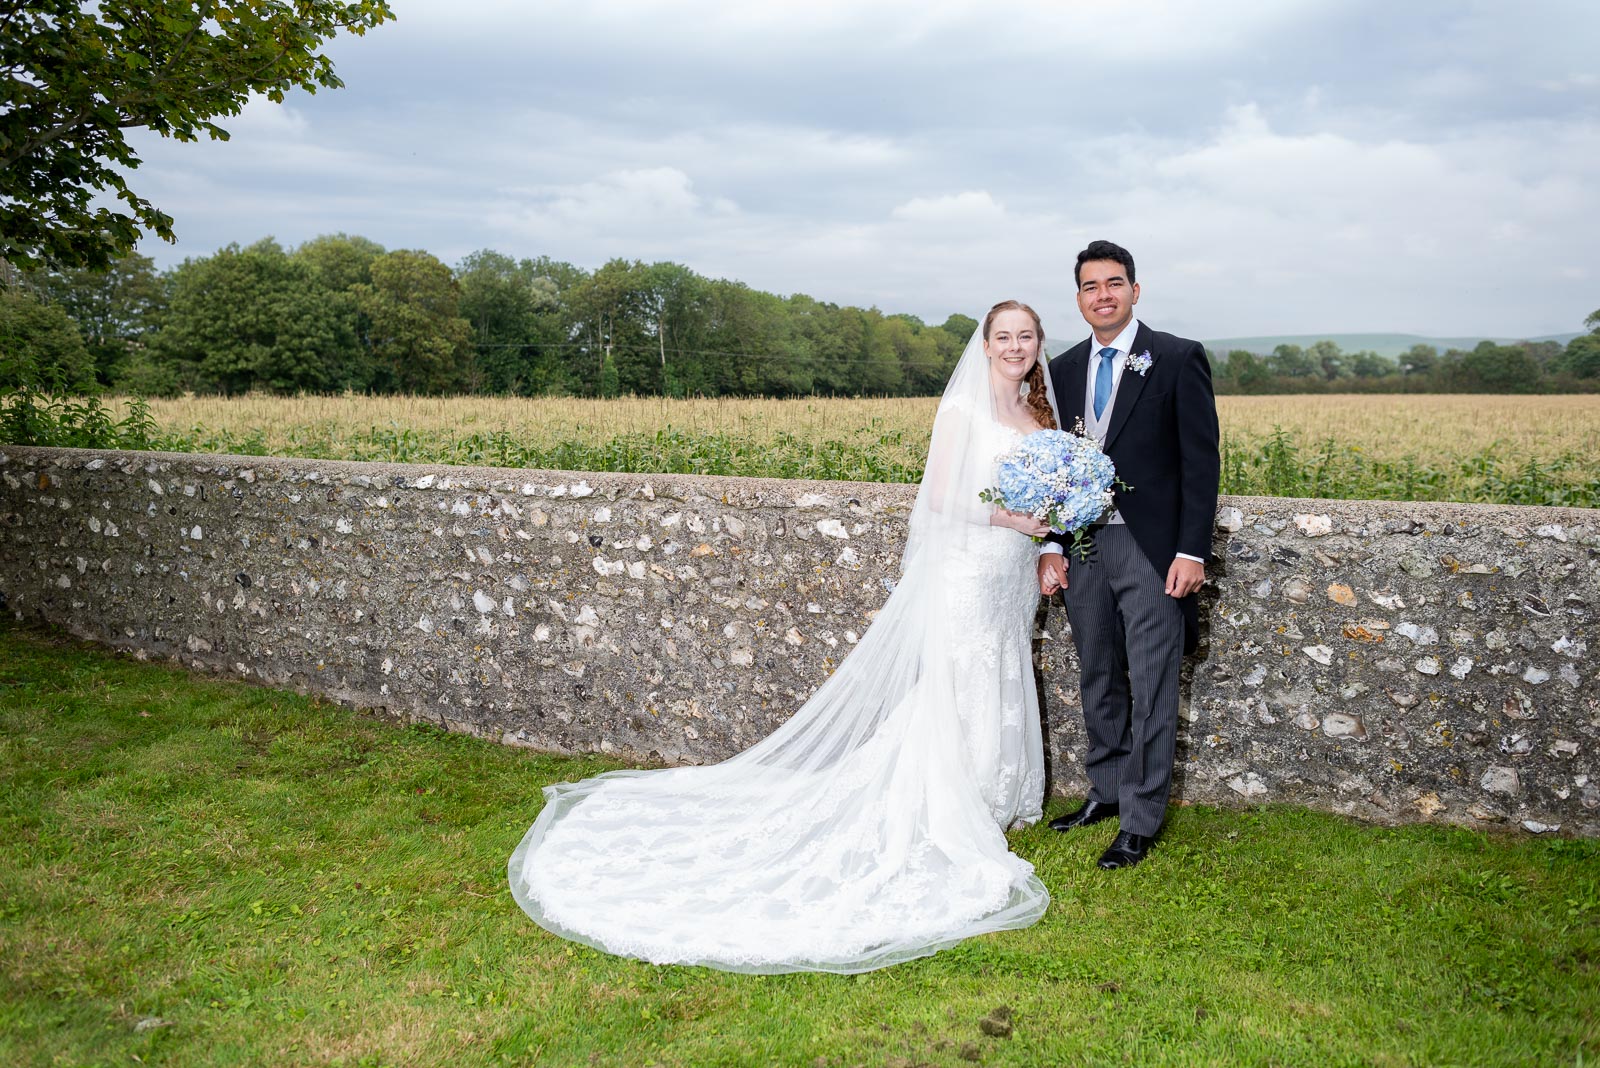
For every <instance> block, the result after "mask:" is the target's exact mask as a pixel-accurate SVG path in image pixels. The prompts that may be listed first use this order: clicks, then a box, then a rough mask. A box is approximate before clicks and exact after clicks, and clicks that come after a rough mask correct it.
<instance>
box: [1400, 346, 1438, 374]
mask: <svg viewBox="0 0 1600 1068" xmlns="http://www.w3.org/2000/svg"><path fill="white" fill-rule="evenodd" d="M1438 363H1439V350H1438V349H1436V348H1434V347H1433V346H1432V345H1412V346H1411V347H1410V348H1409V349H1407V350H1406V352H1405V355H1404V356H1401V357H1400V373H1401V374H1404V375H1418V376H1425V375H1431V374H1432V373H1433V369H1434V368H1435V367H1436V366H1438Z"/></svg>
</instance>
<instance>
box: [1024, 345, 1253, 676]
mask: <svg viewBox="0 0 1600 1068" xmlns="http://www.w3.org/2000/svg"><path fill="white" fill-rule="evenodd" d="M1091 341H1092V338H1090V339H1086V340H1084V341H1083V342H1081V343H1079V344H1077V345H1075V346H1073V347H1072V348H1070V349H1068V350H1067V351H1066V352H1063V353H1062V354H1061V355H1060V356H1057V357H1056V358H1055V359H1054V360H1051V361H1050V381H1051V386H1052V387H1053V388H1054V389H1055V393H1056V404H1057V405H1058V406H1059V407H1060V409H1061V416H1062V424H1063V425H1062V429H1064V430H1070V429H1072V428H1073V426H1074V424H1075V423H1076V422H1077V421H1078V420H1079V419H1081V418H1083V416H1084V410H1083V406H1084V389H1085V386H1086V385H1087V382H1088V376H1089V360H1090V358H1091V354H1090V349H1091V344H1090V342H1091ZM1147 351H1148V352H1149V353H1150V359H1151V366H1150V370H1149V371H1148V372H1146V373H1145V374H1143V375H1141V374H1139V373H1138V372H1137V371H1135V370H1134V369H1133V368H1131V367H1125V368H1123V371H1122V381H1121V383H1119V385H1118V386H1117V399H1116V403H1115V404H1114V405H1113V406H1112V409H1111V422H1110V424H1109V426H1108V427H1107V428H1106V440H1105V452H1106V455H1107V456H1109V457H1111V462H1112V463H1114V464H1115V465H1116V467H1117V476H1118V477H1119V478H1121V479H1122V480H1123V481H1124V482H1126V483H1127V484H1128V485H1129V486H1131V487H1132V489H1130V490H1119V491H1117V494H1116V505H1117V510H1118V511H1120V512H1121V513H1122V518H1123V521H1124V522H1126V523H1127V524H1128V532H1129V533H1130V534H1132V535H1133V539H1134V541H1136V542H1138V544H1139V548H1140V549H1141V550H1143V552H1144V555H1145V556H1146V557H1147V558H1148V559H1149V561H1150V564H1151V566H1152V567H1154V568H1155V569H1156V572H1157V574H1159V575H1160V576H1161V580H1162V581H1163V582H1165V581H1166V577H1167V569H1168V568H1170V567H1171V566H1172V561H1173V558H1174V557H1175V556H1176V555H1177V554H1178V553H1184V554H1186V555H1189V556H1196V557H1199V558H1200V559H1202V560H1206V561H1209V560H1210V559H1211V532H1212V529H1213V526H1214V524H1215V522H1216V514H1217V484H1218V480H1219V478H1220V477H1221V473H1222V462H1221V458H1220V455H1219V453H1218V440H1217V439H1218V434H1217V404H1216V398H1215V396H1214V395H1213V393H1212V389H1211V364H1210V361H1209V360H1208V359H1207V358H1206V351H1205V348H1204V347H1203V346H1201V344H1200V343H1199V342H1198V341H1189V340H1187V339H1185V338H1181V337H1174V336H1173V335H1172V334H1166V333H1162V332H1161V331H1159V330H1152V329H1150V327H1148V326H1146V325H1145V324H1144V323H1140V324H1139V329H1138V330H1137V331H1136V332H1135V334H1134V341H1133V355H1134V356H1138V355H1141V354H1143V353H1145V352H1147ZM1069 566H1070V564H1069ZM1069 581H1070V578H1069ZM1182 607H1183V622H1184V652H1186V653H1189V652H1193V651H1194V648H1195V645H1196V644H1197V643H1198V641H1199V613H1198V608H1197V606H1196V598H1195V597H1194V596H1193V595H1191V596H1189V597H1185V598H1184V599H1183V602H1182Z"/></svg>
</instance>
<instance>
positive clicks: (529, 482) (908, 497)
mask: <svg viewBox="0 0 1600 1068" xmlns="http://www.w3.org/2000/svg"><path fill="white" fill-rule="evenodd" d="M97 461H98V462H99V463H100V464H102V465H103V464H106V463H116V464H130V463H131V464H135V465H155V467H156V468H157V469H159V468H160V467H161V466H162V465H170V466H179V467H184V468H188V469H191V470H194V471H195V472H196V473H212V474H227V475H238V474H239V473H240V472H244V471H250V472H251V473H252V474H253V475H254V476H256V477H260V476H262V475H265V476H267V477H270V478H274V479H277V480H282V481H297V480H304V481H315V480H316V479H308V478H307V477H306V476H307V473H308V472H310V473H315V474H316V475H317V476H318V477H322V476H323V475H324V474H326V475H327V476H331V477H333V478H335V479H339V480H342V481H346V482H351V483H354V484H357V485H362V486H364V487H365V486H368V485H371V484H373V483H376V482H378V481H379V480H385V481H384V484H386V485H399V480H404V481H405V485H406V486H407V487H408V488H415V489H433V488H437V489H441V490H444V491H449V490H452V489H454V490H463V491H473V490H488V491H494V490H499V491H500V492H518V493H520V494H522V495H525V496H543V497H555V498H560V497H569V496H570V497H575V498H582V497H589V496H596V497H601V498H604V499H608V500H615V499H617V498H618V497H621V496H624V495H630V494H632V495H639V496H645V497H654V496H663V497H667V498H670V499H674V500H694V499H710V498H709V497H708V495H707V494H706V492H705V487H706V485H707V484H708V483H709V484H711V485H712V486H716V487H720V489H721V493H720V495H719V497H720V501H721V503H724V504H729V505H735V506H738V505H741V504H749V505H752V506H756V505H759V506H763V507H771V506H781V505H784V504H789V505H791V506H794V507H798V508H806V507H821V508H828V507H837V506H839V505H848V504H851V503H856V504H859V503H862V502H863V500H864V499H870V500H872V501H873V503H875V504H878V505H880V506H887V507H889V508H901V507H903V508H909V507H910V505H911V502H912V501H913V499H914V498H915V494H916V486H915V485H913V484H910V483H896V482H843V481H838V482H835V481H821V480H805V479H784V478H754V477H746V476H732V475H699V474H662V473H656V472H622V473H612V472H594V471H561V470H552V469H543V468H514V467H476V466H474V467H467V466H460V465H453V464H418V463H391V462H383V461H361V460H329V459H308V458H301V457H281V456H245V455H235V454H225V453H189V452H153V451H152V452H141V451H128V450H113V449H70V448H56V447H38V446H27V445H0V468H3V467H4V466H5V465H7V464H10V463H13V462H20V463H22V464H23V465H25V466H29V467H36V466H38V465H40V464H45V465H48V466H59V467H66V468H77V469H82V468H89V467H92V466H93V465H95V463H96V462H97ZM430 476H432V477H431V478H430ZM363 480H366V481H363ZM1135 492H1137V490H1135ZM1230 510H1237V512H1238V515H1236V516H1234V515H1232V514H1231V512H1230ZM1375 514H1379V515H1382V516H1383V517H1384V518H1386V519H1389V520H1390V521H1391V522H1392V521H1394V520H1395V519H1397V518H1398V519H1402V520H1410V521H1412V522H1413V523H1414V525H1415V526H1416V527H1417V532H1418V533H1421V532H1422V531H1423V530H1426V529H1431V528H1433V527H1444V526H1447V525H1448V526H1451V527H1454V528H1460V527H1462V526H1466V525H1489V524H1495V525H1498V526H1502V527H1516V528H1520V527H1529V528H1530V530H1529V531H1528V533H1529V535H1530V536H1546V537H1556V538H1558V539H1560V540H1566V539H1568V538H1571V537H1574V535H1576V537H1577V538H1578V539H1581V540H1584V541H1585V543H1586V544H1587V543H1588V542H1589V541H1591V540H1595V539H1600V509H1594V508H1568V507H1554V506H1545V505H1508V504H1465V503H1458V502H1452V501H1386V500H1338V499H1331V498H1299V497H1244V496H1223V497H1221V498H1219V499H1218V526H1219V527H1220V528H1221V529H1222V530H1224V531H1229V532H1232V531H1236V530H1241V529H1244V528H1245V527H1246V526H1247V522H1246V521H1247V520H1258V519H1260V518H1264V517H1269V518H1273V519H1278V518H1281V517H1285V516H1287V517H1290V520H1289V521H1290V522H1292V523H1294V525H1295V527H1296V528H1297V532H1298V533H1300V534H1301V535H1303V536H1305V537H1310V538H1315V537H1321V536H1323V535H1326V534H1330V533H1337V529H1336V528H1334V527H1333V526H1332V525H1331V524H1325V523H1322V522H1320V521H1319V520H1320V517H1326V518H1327V519H1329V520H1340V521H1345V522H1348V521H1351V520H1358V521H1365V520H1370V519H1372V518H1374V516H1375ZM1297 520H1298V521H1297ZM1555 527H1560V528H1561V529H1560V530H1559V531H1557V530H1554V529H1545V528H1555ZM1282 532H1283V533H1287V532H1288V531H1287V530H1284V531H1282Z"/></svg>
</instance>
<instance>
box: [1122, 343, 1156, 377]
mask: <svg viewBox="0 0 1600 1068" xmlns="http://www.w3.org/2000/svg"><path fill="white" fill-rule="evenodd" d="M1122 360H1123V366H1124V367H1126V368H1127V369H1128V370H1130V371H1137V372H1138V373H1139V377H1140V378H1143V377H1144V376H1145V372H1147V371H1149V370H1150V365H1151V364H1153V363H1154V362H1155V361H1154V360H1152V359H1151V358H1150V350H1149V349H1145V350H1144V351H1143V352H1141V353H1139V355H1137V356H1135V355H1134V354H1133V353H1131V352H1130V353H1128V355H1126V356H1124V357H1123V358H1122Z"/></svg>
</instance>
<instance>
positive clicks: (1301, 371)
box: [1267, 344, 1322, 378]
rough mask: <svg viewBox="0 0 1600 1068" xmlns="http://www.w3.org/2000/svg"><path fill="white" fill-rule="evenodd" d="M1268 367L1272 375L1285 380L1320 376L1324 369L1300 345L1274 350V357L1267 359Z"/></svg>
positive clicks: (1287, 345)
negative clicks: (1279, 376)
mask: <svg viewBox="0 0 1600 1068" xmlns="http://www.w3.org/2000/svg"><path fill="white" fill-rule="evenodd" d="M1267 366H1268V367H1269V368H1271V370H1272V373H1273V374H1275V375H1281V376H1282V377H1284V378H1309V377H1311V376H1313V375H1317V374H1320V373H1321V371H1322V368H1321V367H1320V366H1319V365H1318V363H1317V361H1316V360H1315V359H1313V358H1312V356H1311V355H1310V354H1309V353H1307V352H1306V350H1305V349H1303V348H1301V347H1300V346H1299V345H1290V344H1284V345H1279V346H1278V347H1277V348H1275V349H1273V350H1272V355H1271V356H1269V357H1267Z"/></svg>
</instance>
